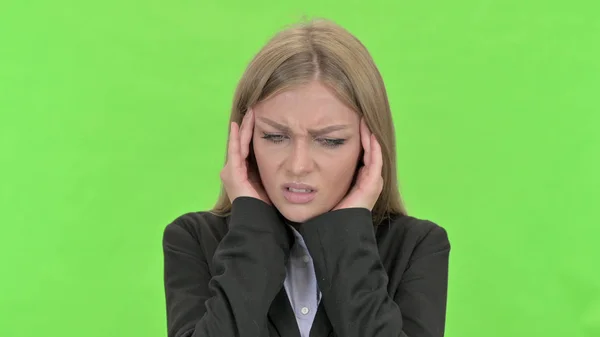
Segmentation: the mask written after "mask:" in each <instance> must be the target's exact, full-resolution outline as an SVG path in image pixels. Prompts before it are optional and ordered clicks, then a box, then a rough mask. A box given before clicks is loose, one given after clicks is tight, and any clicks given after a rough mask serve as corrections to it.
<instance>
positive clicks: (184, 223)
mask: <svg viewBox="0 0 600 337" xmlns="http://www.w3.org/2000/svg"><path fill="white" fill-rule="evenodd" d="M227 219H228V218H227V217H223V216H218V215H215V214H213V213H210V212H208V211H202V212H188V213H185V214H182V215H180V216H178V217H176V218H175V219H173V220H172V221H171V222H170V223H168V224H167V225H166V227H165V229H164V233H163V246H164V247H165V248H166V247H167V246H186V245H191V244H196V245H205V244H208V245H216V244H218V242H220V241H221V239H222V238H223V236H225V234H226V233H227V228H228V226H227V223H228V221H227Z"/></svg>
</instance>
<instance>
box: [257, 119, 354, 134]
mask: <svg viewBox="0 0 600 337" xmlns="http://www.w3.org/2000/svg"><path fill="white" fill-rule="evenodd" d="M257 119H258V120H260V121H261V122H263V123H265V124H268V125H270V126H272V127H274V128H276V129H277V130H279V131H283V132H288V133H289V132H290V128H289V127H287V126H285V125H283V124H280V123H277V122H275V121H274V120H272V119H268V118H264V117H257ZM348 127H349V126H348V125H330V126H326V127H324V128H321V129H316V130H308V132H309V133H310V134H311V135H312V136H314V137H317V136H322V135H325V134H328V133H330V132H334V131H338V130H344V129H347V128H348Z"/></svg>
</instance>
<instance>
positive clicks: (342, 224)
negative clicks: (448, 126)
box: [163, 20, 450, 337]
mask: <svg viewBox="0 0 600 337" xmlns="http://www.w3.org/2000/svg"><path fill="white" fill-rule="evenodd" d="M395 153H396V148H395V138H394V128H393V124H392V117H391V113H390V107H389V104H388V100H387V95H386V92H385V88H384V84H383V81H382V79H381V76H380V75H379V72H378V70H377V68H376V66H375V65H374V63H373V61H372V59H371V57H370V55H369V53H368V52H367V50H366V49H365V47H364V46H363V45H362V44H361V43H360V42H359V41H358V40H357V39H356V38H355V37H353V36H352V35H351V34H350V33H348V32H347V31H345V30H344V29H343V28H341V27H339V26H337V25H335V24H334V23H332V22H329V21H325V20H315V21H312V22H309V23H304V24H302V25H298V26H295V27H292V28H288V29H286V30H284V31H282V32H280V33H279V34H278V35H276V36H275V37H274V38H273V39H271V41H269V43H268V44H267V45H266V46H265V47H264V48H263V49H262V50H261V51H260V52H259V53H258V54H257V55H256V57H255V58H254V59H253V61H252V62H251V63H250V65H249V66H248V68H247V70H246V72H245V73H244V75H243V77H242V79H241V81H240V83H239V85H238V87H237V91H236V94H235V98H234V104H233V108H232V111H231V125H230V133H229V140H228V148H227V160H226V164H225V166H224V168H223V170H222V171H221V179H222V182H223V189H222V193H221V196H220V198H219V200H218V202H217V204H216V206H215V208H214V209H213V210H211V211H210V212H195V213H188V214H185V215H182V216H180V217H179V218H177V219H176V220H175V221H174V222H173V223H171V224H169V225H168V226H167V228H166V230H165V233H164V239H163V247H164V256H165V289H166V302H167V321H168V331H169V332H168V334H169V336H171V337H183V336H194V337H217V336H218V337H233V336H241V337H246V336H247V337H257V336H258V337H266V336H280V337H309V336H310V337H326V336H338V337H354V336H356V337H375V336H377V337H390V336H402V337H439V336H443V334H444V324H445V315H446V293H447V274H448V258H449V251H450V244H449V241H448V238H447V235H446V232H445V230H444V229H443V228H442V227H439V226H438V225H436V224H434V223H432V222H430V221H426V220H420V219H417V218H414V217H411V216H408V215H407V214H406V212H405V210H404V207H403V206H402V202H401V198H400V196H399V193H398V186H397V182H396V158H395Z"/></svg>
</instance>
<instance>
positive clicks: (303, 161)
mask: <svg viewBox="0 0 600 337" xmlns="http://www.w3.org/2000/svg"><path fill="white" fill-rule="evenodd" d="M286 165H287V170H288V171H289V172H290V174H291V175H293V176H295V177H301V176H304V175H306V174H307V173H309V172H310V171H312V170H313V167H314V161H313V158H312V156H311V153H310V146H308V145H307V144H306V143H305V142H302V141H298V142H295V143H294V145H293V146H292V149H291V151H290V153H289V155H288V158H287V161H286Z"/></svg>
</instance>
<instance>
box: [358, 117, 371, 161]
mask: <svg viewBox="0 0 600 337" xmlns="http://www.w3.org/2000/svg"><path fill="white" fill-rule="evenodd" d="M370 135H371V132H370V131H369V127H368V126H367V122H366V121H365V118H364V117H363V118H361V120H360V141H361V143H362V147H363V151H364V155H363V162H364V164H365V166H368V165H369V162H370V158H371V157H370V153H371V138H370Z"/></svg>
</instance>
